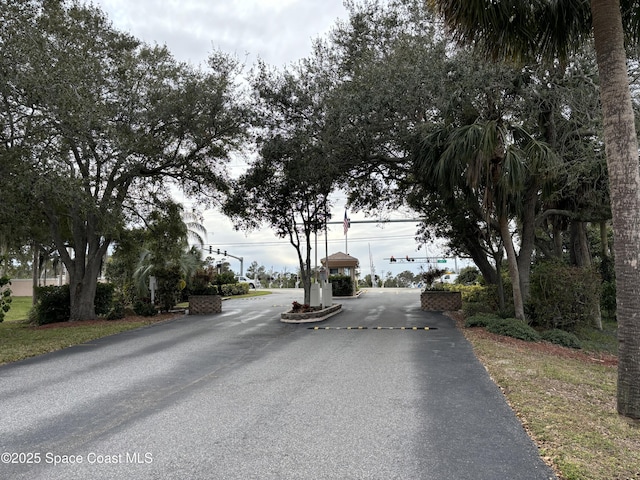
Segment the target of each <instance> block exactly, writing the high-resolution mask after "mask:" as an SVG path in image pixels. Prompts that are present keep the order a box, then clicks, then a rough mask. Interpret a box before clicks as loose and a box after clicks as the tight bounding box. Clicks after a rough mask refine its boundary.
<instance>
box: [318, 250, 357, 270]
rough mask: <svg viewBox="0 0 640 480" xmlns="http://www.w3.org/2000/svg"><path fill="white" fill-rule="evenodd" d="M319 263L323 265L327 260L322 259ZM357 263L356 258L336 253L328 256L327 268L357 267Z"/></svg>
mask: <svg viewBox="0 0 640 480" xmlns="http://www.w3.org/2000/svg"><path fill="white" fill-rule="evenodd" d="M321 262H322V263H323V264H325V263H327V258H326V257H325V258H323V259H322V260H321ZM358 263H359V262H358V259H357V258H356V257H352V256H351V255H347V254H346V253H342V252H336V253H334V254H332V255H329V266H331V267H357V266H358Z"/></svg>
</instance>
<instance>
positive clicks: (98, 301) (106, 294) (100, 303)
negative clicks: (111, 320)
mask: <svg viewBox="0 0 640 480" xmlns="http://www.w3.org/2000/svg"><path fill="white" fill-rule="evenodd" d="M115 289H116V286H115V285H114V284H113V283H102V282H98V284H97V285H96V297H95V300H94V301H93V304H94V306H95V309H96V315H107V314H108V313H109V312H110V311H111V308H112V307H113V292H114V291H115Z"/></svg>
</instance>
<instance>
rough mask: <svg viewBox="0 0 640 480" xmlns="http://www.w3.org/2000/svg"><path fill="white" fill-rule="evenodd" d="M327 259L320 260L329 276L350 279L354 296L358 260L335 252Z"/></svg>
mask: <svg viewBox="0 0 640 480" xmlns="http://www.w3.org/2000/svg"><path fill="white" fill-rule="evenodd" d="M328 260H329V261H328V262H327V258H323V259H322V260H321V262H322V265H323V266H324V267H325V268H327V269H328V270H329V275H344V276H347V277H351V283H352V285H353V293H352V295H355V294H356V269H357V268H358V266H359V262H358V259H357V258H355V257H352V256H351V255H347V254H346V253H342V252H337V253H334V254H332V255H329V258H328Z"/></svg>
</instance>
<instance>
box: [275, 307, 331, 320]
mask: <svg viewBox="0 0 640 480" xmlns="http://www.w3.org/2000/svg"><path fill="white" fill-rule="evenodd" d="M294 310H295V309H294ZM304 310H306V311H298V312H295V311H293V310H291V311H288V312H285V313H282V314H281V315H280V321H281V322H284V323H312V322H322V321H324V320H327V319H328V318H330V317H333V316H334V315H336V314H338V313H340V312H341V311H342V304H341V303H334V304H333V305H331V306H330V307H327V308H319V309H304Z"/></svg>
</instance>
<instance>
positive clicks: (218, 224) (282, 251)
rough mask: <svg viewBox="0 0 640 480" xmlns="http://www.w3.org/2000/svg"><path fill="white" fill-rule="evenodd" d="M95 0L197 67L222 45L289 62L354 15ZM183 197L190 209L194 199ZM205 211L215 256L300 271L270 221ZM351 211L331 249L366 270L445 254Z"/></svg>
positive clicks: (122, 26) (338, 213) (290, 1)
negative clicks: (246, 223) (246, 221)
mask: <svg viewBox="0 0 640 480" xmlns="http://www.w3.org/2000/svg"><path fill="white" fill-rule="evenodd" d="M93 4H94V5H96V6H98V7H99V8H100V9H101V10H103V11H104V12H105V13H106V14H107V15H108V17H109V18H110V19H111V21H112V22H113V25H114V27H116V28H117V29H119V30H123V31H126V32H129V33H130V34H132V35H134V36H135V37H137V38H138V39H140V40H142V41H144V42H146V43H149V44H160V45H166V46H167V47H168V49H169V50H170V51H171V52H172V53H173V55H174V56H175V57H176V58H177V59H178V60H181V61H185V62H189V63H191V64H192V65H194V66H200V65H201V66H204V65H206V59H207V56H208V54H209V53H211V52H212V51H213V50H221V51H222V52H225V53H228V54H232V55H235V56H236V57H238V58H239V59H240V60H242V61H244V62H245V64H246V66H247V69H248V68H250V67H251V66H252V65H253V64H254V63H255V62H256V61H257V60H262V61H264V62H266V63H267V64H269V65H272V66H274V67H278V68H282V67H284V66H286V65H288V64H290V63H292V62H296V61H298V60H300V59H302V58H304V57H306V56H308V55H309V54H310V53H311V47H312V41H313V40H314V39H316V38H318V37H321V36H324V35H326V34H327V33H328V32H329V30H330V29H331V27H332V26H333V25H334V24H335V23H336V21H338V20H339V19H342V20H346V19H347V10H346V9H345V7H344V6H343V3H342V0H322V1H320V0H232V1H223V0H163V1H159V0H136V1H131V0H93ZM183 203H184V204H185V208H189V202H188V201H186V202H183ZM333 203H334V207H333V209H332V216H333V220H334V221H338V222H342V221H343V218H344V215H345V209H346V195H345V194H336V195H334V197H333ZM202 214H203V218H204V222H203V224H204V226H205V228H206V229H207V232H208V233H207V238H206V239H205V245H206V247H205V248H206V250H208V246H209V245H211V246H212V248H213V251H214V255H213V258H214V259H215V261H220V260H222V255H220V256H218V255H217V254H215V252H216V250H217V249H218V248H220V249H221V250H222V251H224V250H226V251H227V253H228V254H229V255H232V256H233V257H239V258H240V257H241V258H243V267H244V271H245V272H246V269H247V267H248V266H249V265H251V263H252V262H257V263H258V265H261V266H264V267H265V268H266V269H267V271H274V272H283V271H288V272H296V271H297V270H298V268H299V267H298V260H297V255H296V251H295V249H294V248H293V247H292V246H291V245H290V244H289V242H288V240H287V239H280V238H278V237H277V236H276V235H275V234H274V232H273V231H272V230H270V229H269V228H267V227H265V228H264V229H262V230H260V231H254V232H250V233H244V232H237V231H235V229H234V227H233V224H232V222H231V221H230V220H229V219H228V218H226V217H224V216H223V215H221V214H220V213H219V212H217V211H215V210H207V211H204V212H202ZM347 215H348V217H349V218H350V219H351V228H350V229H349V230H348V233H347V235H346V238H345V235H344V230H343V226H342V225H341V224H339V225H329V226H328V236H327V238H328V250H329V255H331V254H333V253H336V252H338V251H340V252H343V253H348V254H349V255H351V256H353V257H356V258H358V259H359V262H360V272H361V276H362V277H364V276H365V275H367V274H370V273H371V271H372V269H371V265H372V264H373V267H374V271H375V274H376V275H380V276H382V277H384V276H385V275H386V273H387V272H391V273H392V275H396V274H398V273H400V272H402V271H404V270H410V271H412V272H413V273H416V274H417V273H419V272H420V268H421V266H422V267H427V264H425V263H422V262H420V260H419V257H435V256H438V255H442V254H443V252H442V249H441V248H439V247H438V245H436V244H430V245H426V246H425V245H423V246H422V249H421V250H419V251H418V245H417V243H416V241H415V239H414V237H415V232H416V230H417V222H412V221H407V222H394V223H390V222H389V223H378V224H376V223H358V222H360V221H365V220H366V221H371V220H378V219H375V218H367V217H365V216H364V215H363V214H362V213H358V212H352V211H348V214H347ZM384 217H385V218H388V219H394V220H400V219H405V220H411V219H413V218H414V217H415V216H414V215H412V214H411V213H410V212H385V214H384ZM313 243H314V253H312V264H314V265H315V263H316V262H315V258H316V256H317V258H318V263H319V262H320V259H321V258H324V257H325V252H326V250H325V239H324V235H322V236H321V237H319V238H318V249H317V255H316V249H315V242H313ZM207 255H208V251H207ZM229 255H228V256H227V257H225V258H226V260H227V261H229V263H230V267H231V269H232V270H233V271H235V272H236V273H237V274H240V273H241V272H240V262H239V261H238V260H237V259H236V258H233V257H231V256H229ZM391 256H394V257H395V258H396V259H406V257H407V256H408V257H409V258H415V259H417V261H414V262H406V260H405V263H403V262H402V261H399V262H396V263H390V262H389V258H390V257H391ZM441 260H443V259H441ZM433 264H434V262H432V265H433ZM456 265H458V266H460V262H457V263H456V262H455V261H454V260H452V259H450V260H448V261H447V262H446V263H442V261H441V263H440V264H438V265H437V266H439V267H443V266H445V267H447V268H449V269H454V268H455V266H456ZM434 266H435V265H434ZM245 272H243V273H245Z"/></svg>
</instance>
